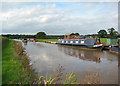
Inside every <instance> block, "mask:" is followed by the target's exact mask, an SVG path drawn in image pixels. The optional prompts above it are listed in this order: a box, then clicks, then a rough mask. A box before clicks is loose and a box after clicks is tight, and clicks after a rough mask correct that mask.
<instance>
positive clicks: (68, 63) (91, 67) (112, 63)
mask: <svg viewBox="0 0 120 86" xmlns="http://www.w3.org/2000/svg"><path fill="white" fill-rule="evenodd" d="M24 48H25V50H26V52H27V54H28V55H29V58H30V60H31V64H33V69H35V71H36V72H37V73H38V74H40V75H43V76H45V75H46V74H47V75H54V74H55V73H56V68H57V67H58V65H59V64H60V65H61V66H63V68H64V70H63V71H62V72H63V73H70V72H74V73H75V75H76V76H77V78H78V80H79V81H82V80H83V78H84V77H85V74H86V73H91V74H92V73H99V78H100V81H101V83H102V84H117V83H118V55H117V54H113V53H110V52H109V51H100V50H88V49H84V48H80V47H73V46H65V45H57V44H48V43H42V42H36V43H33V42H28V43H27V45H24Z"/></svg>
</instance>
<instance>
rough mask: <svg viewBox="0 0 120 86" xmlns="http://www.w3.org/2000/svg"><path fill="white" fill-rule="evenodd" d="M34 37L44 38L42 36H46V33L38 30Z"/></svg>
mask: <svg viewBox="0 0 120 86" xmlns="http://www.w3.org/2000/svg"><path fill="white" fill-rule="evenodd" d="M36 38H38V39H39V38H40V39H44V38H46V34H45V32H38V33H37V34H36Z"/></svg>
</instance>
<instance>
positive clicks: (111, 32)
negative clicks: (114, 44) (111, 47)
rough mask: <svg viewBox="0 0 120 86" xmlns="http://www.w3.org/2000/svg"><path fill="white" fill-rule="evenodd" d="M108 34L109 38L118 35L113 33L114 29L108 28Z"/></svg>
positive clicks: (115, 32)
mask: <svg viewBox="0 0 120 86" xmlns="http://www.w3.org/2000/svg"><path fill="white" fill-rule="evenodd" d="M108 32H109V34H110V36H111V37H115V36H117V35H118V32H117V31H115V29H114V28H109V29H108Z"/></svg>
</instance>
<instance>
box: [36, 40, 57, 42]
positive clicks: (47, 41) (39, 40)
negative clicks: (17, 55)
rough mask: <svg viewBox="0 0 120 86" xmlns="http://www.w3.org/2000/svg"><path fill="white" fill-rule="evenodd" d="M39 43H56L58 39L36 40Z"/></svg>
mask: <svg viewBox="0 0 120 86" xmlns="http://www.w3.org/2000/svg"><path fill="white" fill-rule="evenodd" d="M36 41H37V42H48V41H55V42H57V41H58V39H36Z"/></svg>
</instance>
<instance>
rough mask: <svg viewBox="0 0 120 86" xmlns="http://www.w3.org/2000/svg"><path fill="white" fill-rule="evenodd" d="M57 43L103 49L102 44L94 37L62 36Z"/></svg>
mask: <svg viewBox="0 0 120 86" xmlns="http://www.w3.org/2000/svg"><path fill="white" fill-rule="evenodd" d="M58 44H61V45H72V46H85V47H87V48H93V49H97V48H98V49H103V47H104V46H103V44H102V43H100V40H99V38H97V37H95V38H93V37H85V36H82V37H77V38H76V37H75V36H73V37H72V38H71V35H67V37H66V36H64V39H59V40H58Z"/></svg>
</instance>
